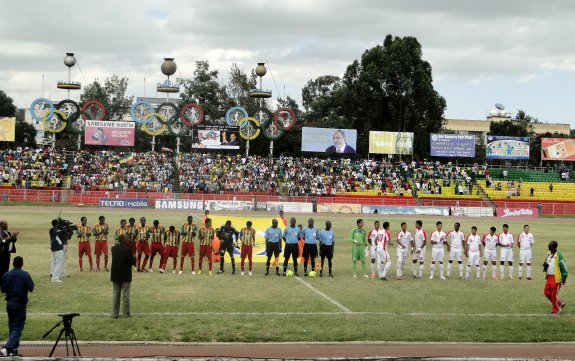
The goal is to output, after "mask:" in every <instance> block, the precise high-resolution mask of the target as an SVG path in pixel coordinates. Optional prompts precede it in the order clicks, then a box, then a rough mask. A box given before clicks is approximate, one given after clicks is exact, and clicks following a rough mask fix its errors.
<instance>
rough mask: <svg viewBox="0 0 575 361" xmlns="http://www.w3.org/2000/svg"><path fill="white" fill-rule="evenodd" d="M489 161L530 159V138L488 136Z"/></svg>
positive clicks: (487, 151) (487, 150)
mask: <svg viewBox="0 0 575 361" xmlns="http://www.w3.org/2000/svg"><path fill="white" fill-rule="evenodd" d="M486 153H487V159H529V137H507V136H502V135H487V147H486Z"/></svg>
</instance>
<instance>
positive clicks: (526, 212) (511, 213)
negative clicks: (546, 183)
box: [497, 207, 539, 218]
mask: <svg viewBox="0 0 575 361" xmlns="http://www.w3.org/2000/svg"><path fill="white" fill-rule="evenodd" d="M538 215H539V214H538V212H537V208H529V207H525V208H511V207H497V216H498V217H502V218H510V217H529V218H531V217H537V216H538Z"/></svg>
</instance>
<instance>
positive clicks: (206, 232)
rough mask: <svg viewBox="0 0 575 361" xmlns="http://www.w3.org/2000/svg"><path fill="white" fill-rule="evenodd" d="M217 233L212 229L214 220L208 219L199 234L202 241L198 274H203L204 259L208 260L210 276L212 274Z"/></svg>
mask: <svg viewBox="0 0 575 361" xmlns="http://www.w3.org/2000/svg"><path fill="white" fill-rule="evenodd" d="M215 233H216V232H215V231H214V229H213V228H212V220H211V219H210V218H206V220H205V221H204V226H203V227H202V228H200V231H199V232H198V239H199V241H200V259H199V270H198V274H199V275H201V274H202V263H203V260H204V257H207V258H208V267H209V273H208V274H209V275H211V274H212V240H213V239H214V237H215Z"/></svg>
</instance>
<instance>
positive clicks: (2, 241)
mask: <svg viewBox="0 0 575 361" xmlns="http://www.w3.org/2000/svg"><path fill="white" fill-rule="evenodd" d="M18 234H19V232H14V233H10V232H9V231H8V222H6V221H4V220H0V280H1V279H2V276H3V275H4V273H6V272H8V268H9V267H10V254H11V253H16V245H15V243H16V241H17V240H18V239H17V237H18Z"/></svg>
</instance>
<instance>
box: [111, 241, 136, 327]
mask: <svg viewBox="0 0 575 361" xmlns="http://www.w3.org/2000/svg"><path fill="white" fill-rule="evenodd" d="M135 264H136V261H135V260H134V257H132V248H131V247H130V244H129V240H128V238H127V237H126V235H124V234H122V235H120V236H119V237H118V243H117V244H116V245H114V246H113V247H112V272H111V273H110V280H111V281H112V282H113V284H114V300H113V309H114V310H113V313H112V317H114V318H118V315H119V314H120V296H122V314H123V316H124V317H130V287H131V285H132V267H133V266H134V265H135Z"/></svg>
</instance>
